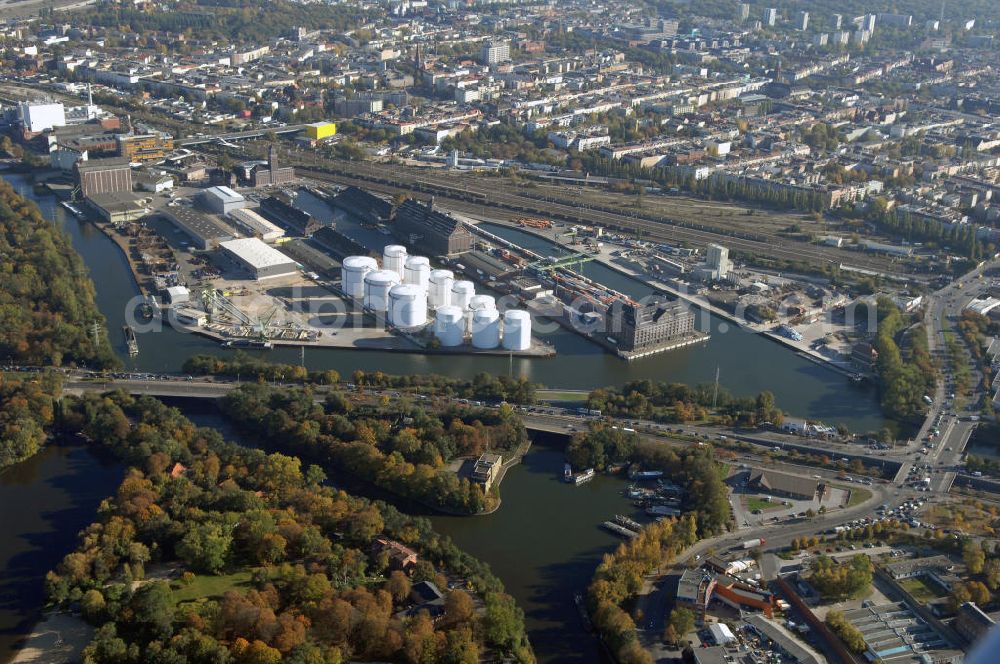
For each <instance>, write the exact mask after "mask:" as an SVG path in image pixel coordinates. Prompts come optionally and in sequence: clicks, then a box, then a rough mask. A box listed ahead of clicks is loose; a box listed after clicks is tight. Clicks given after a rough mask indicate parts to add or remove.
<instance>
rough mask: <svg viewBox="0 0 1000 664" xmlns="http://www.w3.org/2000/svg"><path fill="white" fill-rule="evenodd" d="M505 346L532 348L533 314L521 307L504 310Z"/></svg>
mask: <svg viewBox="0 0 1000 664" xmlns="http://www.w3.org/2000/svg"><path fill="white" fill-rule="evenodd" d="M503 347H504V348H506V349H507V350H528V349H529V348H531V314H529V313H528V312H527V311H523V310H521V309H508V310H507V311H505V312H503Z"/></svg>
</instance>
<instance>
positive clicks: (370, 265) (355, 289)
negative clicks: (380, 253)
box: [340, 256, 378, 299]
mask: <svg viewBox="0 0 1000 664" xmlns="http://www.w3.org/2000/svg"><path fill="white" fill-rule="evenodd" d="M377 269H378V263H376V262H375V259H374V258H370V257H369V256H348V257H347V258H345V259H344V262H343V263H342V264H341V266H340V281H341V287H342V288H343V290H344V293H346V294H347V295H348V296H349V297H353V298H358V299H360V298H362V297H364V296H365V275H367V274H368V273H369V272H374V271H375V270H377Z"/></svg>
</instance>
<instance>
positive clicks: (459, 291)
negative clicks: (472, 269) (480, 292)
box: [451, 281, 476, 310]
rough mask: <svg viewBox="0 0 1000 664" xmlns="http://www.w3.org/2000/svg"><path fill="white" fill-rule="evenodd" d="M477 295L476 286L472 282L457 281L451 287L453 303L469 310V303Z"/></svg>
mask: <svg viewBox="0 0 1000 664" xmlns="http://www.w3.org/2000/svg"><path fill="white" fill-rule="evenodd" d="M475 294H476V286H475V284H473V283H472V282H471V281H456V282H455V283H454V284H452V287H451V303H452V304H453V305H455V306H456V307H462V309H465V310H468V308H469V302H470V301H471V300H472V296H473V295H475Z"/></svg>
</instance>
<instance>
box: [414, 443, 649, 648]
mask: <svg viewBox="0 0 1000 664" xmlns="http://www.w3.org/2000/svg"><path fill="white" fill-rule="evenodd" d="M564 462H565V458H564V456H563V452H562V447H561V445H560V444H558V443H554V442H553V441H550V440H545V439H543V438H541V437H536V438H535V444H534V446H533V447H532V449H531V451H530V452H529V453H528V454H527V455H526V456H525V457H524V460H523V461H522V463H520V464H519V465H517V466H515V467H513V468H512V469H511V470H510V471H509V472H508V473H507V476H506V477H505V478H504V481H503V484H502V485H501V496H502V498H503V503H502V504H501V506H500V509H499V510H498V511H496V512H494V513H493V514H491V515H489V516H481V517H471V518H470V517H465V518H463V517H453V516H434V517H432V518H431V521H433V523H434V528H435V529H436V530H437V531H439V532H441V533H444V534H446V535H449V536H450V537H451V538H452V540H454V542H455V544H457V545H458V546H459V547H460V548H462V549H463V550H465V551H468V552H469V553H471V554H472V555H473V556H476V557H477V558H480V559H482V560H485V561H486V562H488V563H489V564H490V567H491V568H492V569H493V572H494V573H495V574H496V575H497V576H498V577H500V579H501V580H502V581H503V583H504V586H506V588H507V591H508V592H509V593H510V594H511V595H512V596H513V597H514V598H515V599H516V600H517V602H518V605H519V606H520V607H521V608H522V609H523V610H524V614H525V625H526V627H527V629H528V635H529V637H530V638H531V643H532V646H533V647H534V649H535V654H536V655H537V656H538V660H539V661H540V662H560V663H562V662H577V663H580V664H590V663H592V662H601V661H604V660H603V659H602V657H601V655H602V652H601V650H600V647H599V644H598V642H597V639H596V638H595V637H593V636H591V635H589V634H587V632H586V630H585V628H584V626H583V621H582V619H581V617H580V615H579V612H578V611H577V608H576V604H575V602H574V601H573V595H574V594H575V593H576V592H583V591H584V590H585V589H586V587H587V585H588V584H589V582H590V579H591V577H592V576H593V574H594V570H595V569H596V568H597V566H598V565H599V564H600V562H601V557H602V556H603V555H604V554H606V553H609V552H611V551H612V550H614V548H615V547H616V546H618V544H619V543H620V542H621V540H620V539H619V538H618V537H617V536H615V535H612V534H611V533H609V532H607V531H605V530H603V529H601V527H600V524H601V523H602V522H604V521H608V520H610V519H612V518H614V516H615V515H616V514H624V515H626V516H630V517H632V518H634V519H635V520H636V521H639V522H640V523H643V522H646V521H648V518H647V517H645V515H643V514H642V513H641V512H640V511H637V510H636V508H634V507H633V506H632V504H631V501H630V500H629V499H628V498H627V497H625V496H624V495H623V491H624V489H625V487H626V486H627V484H626V481H625V480H624V478H619V477H613V476H601V475H599V476H597V477H595V478H594V479H593V480H591V481H590V482H587V483H586V484H582V485H580V486H574V485H571V484H566V483H564V482H562V481H561V475H562V469H563V464H564Z"/></svg>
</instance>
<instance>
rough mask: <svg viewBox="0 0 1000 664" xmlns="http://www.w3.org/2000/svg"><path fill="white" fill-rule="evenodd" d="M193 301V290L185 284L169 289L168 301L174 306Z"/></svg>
mask: <svg viewBox="0 0 1000 664" xmlns="http://www.w3.org/2000/svg"><path fill="white" fill-rule="evenodd" d="M190 301H191V291H189V290H188V289H187V288H186V287H184V286H171V287H170V288H168V289H167V302H168V303H170V304H171V305H173V306H175V307H176V306H177V305H179V304H187V303H188V302H190Z"/></svg>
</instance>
